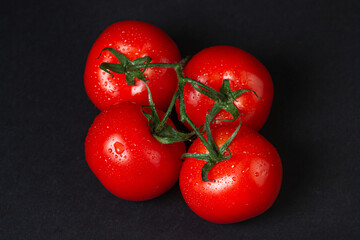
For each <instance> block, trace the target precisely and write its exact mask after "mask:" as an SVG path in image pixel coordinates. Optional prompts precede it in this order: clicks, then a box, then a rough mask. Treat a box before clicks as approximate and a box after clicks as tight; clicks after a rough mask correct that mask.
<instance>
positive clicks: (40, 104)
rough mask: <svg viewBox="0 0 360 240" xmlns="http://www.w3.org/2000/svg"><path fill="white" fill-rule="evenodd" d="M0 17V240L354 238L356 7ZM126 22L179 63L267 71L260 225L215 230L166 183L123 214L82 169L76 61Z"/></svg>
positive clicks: (22, 7)
mask: <svg viewBox="0 0 360 240" xmlns="http://www.w3.org/2000/svg"><path fill="white" fill-rule="evenodd" d="M1 11H2V14H1V16H0V19H1V54H0V55H1V62H0V66H1V75H0V76H1V80H0V86H1V93H0V94H1V95H0V107H1V108H0V111H1V118H0V129H1V132H0V150H1V165H0V180H1V185H0V201H1V202H0V204H1V205H0V238H1V239H185V238H190V239H345V238H348V239H359V237H360V230H359V225H360V221H359V213H360V210H359V209H360V207H359V205H360V201H359V199H360V194H359V186H360V181H359V173H360V172H359V160H360V150H359V149H360V128H359V117H360V111H359V109H360V97H359V96H360V94H359V93H360V91H359V87H360V81H359V80H360V79H359V76H360V72H359V66H360V57H359V54H360V31H359V29H360V26H359V23H360V17H359V12H360V4H359V1H308V0H306V1H194V0H191V1H180V0H178V1H174V0H173V1H138V0H131V1H121V0H117V1H103V2H102V1H92V0H87V1H58V2H55V1H53V2H52V1H42V2H39V1H38V2H31V1H26V2H25V1H24V2H19V1H18V2H17V1H10V2H7V3H6V5H5V6H2V10H1ZM128 19H134V20H141V21H145V22H149V23H152V24H154V25H156V26H158V27H160V28H162V29H163V30H164V31H165V32H167V33H168V34H169V35H170V36H171V37H172V38H173V39H174V41H175V42H176V43H177V44H178V46H179V48H180V51H181V52H182V56H183V57H184V56H187V55H194V54H196V53H197V52H198V51H200V50H202V49H203V48H206V47H209V46H213V45H233V46H236V47H239V48H242V49H244V50H246V51H248V52H250V53H251V54H253V55H254V56H255V57H256V58H258V59H259V60H260V61H261V62H262V63H263V64H264V65H265V66H266V67H267V68H268V70H269V72H270V74H271V75H272V78H273V81H274V86H275V97H274V102H273V108H272V112H271V115H270V117H269V120H268V122H267V123H266V125H265V126H264V128H263V129H262V130H261V131H260V132H261V133H262V134H263V135H264V136H265V137H266V138H267V139H268V140H269V141H270V142H272V143H273V145H275V146H276V148H277V149H278V151H279V153H280V156H281V158H282V161H283V166H284V179H283V186H282V189H281V192H280V195H279V197H278V199H277V201H276V202H275V204H274V205H273V207H272V208H271V209H270V210H268V211H267V212H266V213H264V214H263V215H261V216H259V217H256V218H254V219H251V220H248V221H245V222H242V223H236V224H230V225H217V224H213V223H209V222H206V221H205V220H202V219H201V218H199V217H198V216H196V215H195V214H194V213H193V212H192V211H191V210H190V209H189V208H188V207H187V205H186V204H185V202H184V201H183V199H182V197H181V193H180V190H179V187H178V185H175V186H174V187H173V188H172V189H171V190H170V191H169V192H168V193H166V194H165V195H163V196H161V197H159V198H156V199H153V200H150V201H146V202H129V201H125V200H121V199H119V198H116V197H115V196H113V195H111V194H110V193H109V192H108V191H107V190H105V189H104V187H102V185H101V184H100V183H99V181H98V180H97V179H96V177H95V176H94V175H93V174H92V172H91V171H90V170H89V168H88V166H87V164H86V161H85V157H84V139H85V136H86V133H87V130H88V128H89V127H90V125H91V123H92V121H93V119H94V118H95V116H96V115H97V114H98V113H99V111H98V110H97V109H96V108H95V107H94V106H93V104H92V103H91V102H90V100H89V99H88V98H87V96H86V93H85V90H84V86H83V72H84V66H85V61H86V58H87V54H88V52H89V51H90V48H91V46H92V44H93V42H94V41H95V39H96V38H97V37H98V35H99V34H100V33H101V32H102V31H103V30H104V29H105V28H106V27H107V26H109V25H110V24H112V23H114V22H117V21H121V20H128Z"/></svg>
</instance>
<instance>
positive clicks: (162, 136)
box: [153, 124, 195, 144]
mask: <svg viewBox="0 0 360 240" xmlns="http://www.w3.org/2000/svg"><path fill="white" fill-rule="evenodd" d="M194 135H195V132H190V133H182V132H179V131H177V130H175V129H174V128H173V127H172V126H170V125H168V124H164V126H163V127H162V129H161V131H160V132H158V133H154V134H153V136H154V137H155V138H156V139H157V140H158V141H159V142H161V143H163V144H170V143H176V142H183V141H187V140H189V139H191V138H192V137H193V136H194Z"/></svg>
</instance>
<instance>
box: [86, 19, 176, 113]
mask: <svg viewBox="0 0 360 240" xmlns="http://www.w3.org/2000/svg"><path fill="white" fill-rule="evenodd" d="M105 47H112V48H115V49H116V50H117V51H120V52H121V53H122V54H124V55H126V56H127V57H128V58H129V59H130V60H134V59H136V58H140V57H144V56H149V57H151V58H152V62H154V63H176V62H179V61H180V59H181V57H180V53H179V49H178V48H177V46H176V44H175V43H174V41H173V40H172V39H171V38H170V37H169V36H168V35H167V34H166V33H165V32H164V31H162V30H161V29H160V28H158V27H156V26H154V25H151V24H149V23H144V22H139V21H123V22H117V23H114V24H112V25H111V26H109V27H108V28H106V29H105V31H104V32H103V33H102V34H101V35H100V36H99V38H98V39H97V40H96V41H95V43H94V45H93V46H92V48H91V51H90V53H89V56H88V59H87V62H86V67H85V74H84V83H85V89H86V92H87V94H88V96H89V98H90V100H91V101H92V102H93V103H94V104H95V105H96V106H97V107H98V108H99V109H100V110H103V109H105V108H106V107H108V106H110V105H112V104H114V103H118V102H126V101H131V102H136V103H140V104H143V105H147V104H148V95H147V90H146V87H145V84H144V83H143V82H142V81H139V80H138V79H136V84H135V85H134V86H128V85H126V79H125V75H124V74H119V73H114V78H111V75H110V74H108V73H106V72H104V71H102V70H101V69H100V68H99V66H100V64H101V63H102V62H109V63H118V62H119V61H118V60H117V59H116V58H115V57H114V56H113V55H112V54H111V53H110V52H108V51H105V52H103V53H102V55H101V57H100V58H99V59H97V60H96V58H97V57H99V55H100V52H101V50H102V49H104V48H105ZM145 77H146V78H147V79H149V80H150V82H148V85H149V87H150V90H151V93H152V96H153V99H154V102H155V104H156V107H157V108H158V109H162V110H164V111H166V109H167V107H168V106H169V103H170V101H171V98H172V96H173V94H174V92H175V90H176V87H177V82H178V80H177V77H176V73H175V71H174V69H172V68H159V67H154V68H148V69H147V70H146V71H145Z"/></svg>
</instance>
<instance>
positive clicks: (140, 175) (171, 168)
mask: <svg viewBox="0 0 360 240" xmlns="http://www.w3.org/2000/svg"><path fill="white" fill-rule="evenodd" d="M159 115H160V117H162V116H163V115H164V113H161V112H159ZM168 124H170V125H172V126H173V124H172V123H171V122H170V120H169V121H168ZM184 152H185V144H184V143H183V142H180V143H173V144H167V145H165V144H162V143H160V142H158V141H157V140H156V139H155V138H154V137H153V135H152V134H151V132H150V129H149V127H148V121H147V119H146V117H145V116H144V115H143V114H142V112H141V105H139V104H134V103H130V102H125V103H118V104H114V105H112V106H110V107H109V108H107V109H105V110H104V111H103V112H101V113H100V114H99V115H98V116H97V117H96V118H95V120H94V123H93V124H92V125H91V127H90V129H89V132H88V134H87V137H86V140H85V157H86V161H87V163H88V165H89V167H90V169H91V170H92V171H93V172H94V174H95V175H96V177H97V178H98V179H99V180H100V182H101V183H102V184H103V185H104V186H105V188H107V189H108V190H109V191H110V192H111V193H113V194H114V195H116V196H118V197H120V198H123V199H127V200H133V201H141V200H147V199H151V198H154V197H157V196H159V195H161V194H163V193H164V192H166V191H167V190H169V189H170V188H171V187H172V186H173V185H174V184H175V183H176V181H177V179H178V177H179V172H180V168H181V164H182V161H181V155H182V154H183V153H184Z"/></svg>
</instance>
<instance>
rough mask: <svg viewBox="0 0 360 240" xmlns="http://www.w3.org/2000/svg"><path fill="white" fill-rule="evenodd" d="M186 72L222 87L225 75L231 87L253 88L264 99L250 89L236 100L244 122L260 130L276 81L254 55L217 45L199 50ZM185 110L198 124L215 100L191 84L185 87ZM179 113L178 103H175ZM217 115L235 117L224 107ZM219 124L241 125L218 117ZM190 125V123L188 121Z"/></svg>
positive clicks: (197, 78) (270, 102) (217, 124)
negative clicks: (199, 91)
mask: <svg viewBox="0 0 360 240" xmlns="http://www.w3.org/2000/svg"><path fill="white" fill-rule="evenodd" d="M184 75H185V76H187V77H189V78H192V79H195V80H197V81H199V82H201V83H204V84H206V85H208V86H210V87H212V88H214V89H215V90H217V91H219V90H220V86H221V84H222V82H223V79H228V80H229V81H230V86H231V90H232V91H235V90H238V89H241V88H247V89H251V90H254V91H255V92H256V93H257V94H258V96H260V97H261V99H257V98H256V96H255V95H254V94H253V93H251V92H246V93H244V94H243V95H241V96H240V97H238V98H237V99H236V100H237V101H235V102H234V104H235V105H236V107H237V108H238V109H239V112H240V113H244V116H243V121H242V125H243V126H247V127H250V128H252V129H255V130H257V131H258V130H260V129H261V127H262V126H263V125H264V124H265V122H266V120H267V117H268V115H269V113H270V108H271V104H272V99H273V83H272V80H271V76H270V74H269V72H268V71H267V70H266V68H265V67H264V65H262V64H261V63H260V62H259V61H258V60H257V59H256V58H255V57H253V56H252V55H250V54H249V53H247V52H245V51H243V50H241V49H239V48H236V47H231V46H215V47H210V48H207V49H204V50H202V51H201V52H199V53H198V54H196V55H195V56H194V57H193V58H192V59H191V60H190V61H189V62H188V63H187V65H186V66H185V68H184ZM184 98H185V107H186V112H187V114H188V116H189V117H190V119H191V120H192V121H193V122H194V123H195V125H196V126H198V127H199V126H201V125H203V124H204V122H205V118H206V111H207V110H208V109H211V107H212V106H213V105H214V101H213V100H212V99H210V98H208V97H207V96H205V95H202V94H200V93H198V92H197V91H196V90H195V89H194V88H193V87H192V86H191V85H190V84H186V85H185V89H184ZM176 108H177V112H178V113H179V105H178V104H177V105H176ZM216 118H218V119H232V117H231V115H230V114H229V113H228V112H226V111H224V110H222V111H220V112H219V113H218V115H217V116H216ZM215 123H216V126H220V125H229V124H232V125H238V124H239V120H237V121H235V122H231V123H229V122H224V121H216V122H215ZM186 125H187V126H188V127H189V125H188V124H186Z"/></svg>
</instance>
